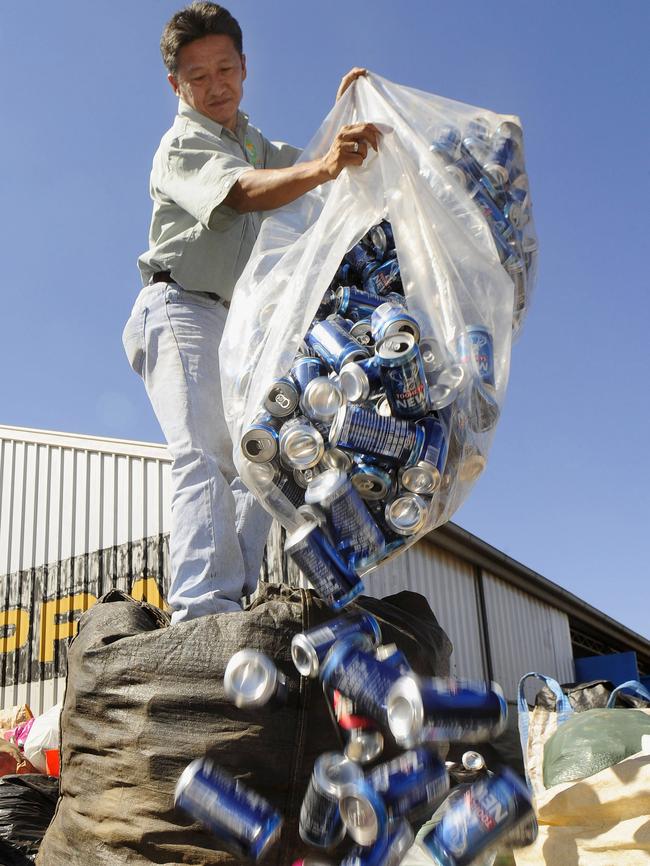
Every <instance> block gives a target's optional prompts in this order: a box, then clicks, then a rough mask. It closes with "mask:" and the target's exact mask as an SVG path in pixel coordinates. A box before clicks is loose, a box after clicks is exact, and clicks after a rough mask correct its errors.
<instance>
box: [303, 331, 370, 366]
mask: <svg viewBox="0 0 650 866" xmlns="http://www.w3.org/2000/svg"><path fill="white" fill-rule="evenodd" d="M305 339H306V341H307V343H308V345H309V346H310V348H312V349H313V350H314V352H315V353H316V354H317V355H318V357H319V358H322V360H323V361H325V363H326V364H327V365H328V367H330V368H331V369H332V370H335V371H336V372H337V373H338V372H339V371H340V369H341V367H342V366H343V364H345V362H346V361H357V360H359V359H361V358H368V357H370V352H369V350H368V349H367V348H366V347H365V346H362V345H361V344H360V343H358V342H357V341H356V340H355V339H354V337H351V336H350V332H349V331H348V330H347V329H346V328H345V327H343V325H342V324H340V323H339V322H338V321H336V320H334V319H324V320H323V321H322V322H317V323H316V324H315V325H314V326H313V327H312V329H311V330H310V331H309V332H308V333H307V336H306V338H305Z"/></svg>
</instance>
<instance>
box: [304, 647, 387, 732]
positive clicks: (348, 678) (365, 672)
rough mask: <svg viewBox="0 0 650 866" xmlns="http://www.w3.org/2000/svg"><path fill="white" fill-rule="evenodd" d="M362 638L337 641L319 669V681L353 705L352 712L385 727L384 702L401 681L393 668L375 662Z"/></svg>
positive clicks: (380, 662) (378, 661)
mask: <svg viewBox="0 0 650 866" xmlns="http://www.w3.org/2000/svg"><path fill="white" fill-rule="evenodd" d="M372 649H373V647H372V643H371V641H370V639H369V638H368V637H367V636H365V635H354V636H351V637H348V638H345V639H343V640H339V641H337V642H336V643H335V644H334V646H333V647H332V648H331V650H330V651H329V652H328V654H327V656H326V657H325V660H324V661H323V663H322V665H321V667H320V674H319V676H320V678H321V680H322V681H323V683H325V685H326V686H328V687H329V688H331V689H336V690H337V691H339V692H341V694H342V695H344V696H345V697H346V698H350V700H351V701H352V702H353V703H354V707H355V711H356V712H357V713H358V714H359V715H362V716H369V717H370V718H372V719H374V720H375V721H376V722H378V723H379V724H382V723H384V724H385V723H386V699H387V696H388V693H389V691H390V689H391V688H392V686H393V685H394V684H395V683H396V682H397V680H398V679H399V678H400V673H399V671H398V670H396V669H395V667H394V666H393V665H390V664H387V663H386V662H382V661H380V660H379V659H377V658H376V657H375V655H374V653H373V652H372Z"/></svg>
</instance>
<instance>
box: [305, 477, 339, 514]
mask: <svg viewBox="0 0 650 866" xmlns="http://www.w3.org/2000/svg"><path fill="white" fill-rule="evenodd" d="M348 483H349V481H348V476H347V475H346V474H345V472H342V471H341V470H340V469H327V470H326V471H325V472H321V474H320V475H317V476H316V478H314V480H313V481H312V482H311V483H310V484H309V486H308V487H307V492H306V493H305V503H306V504H307V505H318V504H319V503H320V502H322V501H323V500H324V499H327V498H328V497H329V496H331V495H332V494H333V493H336V491H337V490H340V488H341V487H344V486H345V485H346V484H348Z"/></svg>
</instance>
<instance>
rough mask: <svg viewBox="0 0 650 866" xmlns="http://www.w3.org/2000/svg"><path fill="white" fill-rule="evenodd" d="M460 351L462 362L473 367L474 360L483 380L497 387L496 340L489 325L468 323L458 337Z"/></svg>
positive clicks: (484, 382) (479, 375) (492, 386)
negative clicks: (495, 372) (495, 370)
mask: <svg viewBox="0 0 650 866" xmlns="http://www.w3.org/2000/svg"><path fill="white" fill-rule="evenodd" d="M458 353H459V355H460V361H461V364H464V365H465V366H466V367H469V368H470V369H471V367H472V360H473V362H474V364H475V366H476V371H477V373H478V377H479V379H480V380H481V382H483V384H484V385H489V386H490V387H491V388H494V387H495V379H494V341H493V339H492V332H491V331H490V329H489V328H488V327H487V325H467V326H466V327H465V332H464V333H463V334H461V335H460V336H459V338H458Z"/></svg>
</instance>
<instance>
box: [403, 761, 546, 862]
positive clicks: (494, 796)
mask: <svg viewBox="0 0 650 866" xmlns="http://www.w3.org/2000/svg"><path fill="white" fill-rule="evenodd" d="M532 814H533V805H532V802H531V795H530V792H529V790H528V788H527V787H526V785H525V784H524V782H523V781H522V780H521V779H520V778H519V777H518V776H517V775H516V774H515V773H513V772H512V770H509V769H508V768H506V767H502V768H501V769H499V770H498V771H497V772H496V773H494V774H493V775H491V776H486V777H485V778H483V779H479V780H478V781H477V782H474V783H473V784H472V785H469V786H468V787H467V788H466V789H465V790H464V791H463V796H462V797H458V798H455V799H454V801H453V802H452V803H450V805H449V808H448V809H447V810H445V813H444V814H443V816H442V819H441V821H440V823H439V824H437V825H436V826H435V827H434V828H433V829H432V830H430V831H429V832H428V833H426V834H425V835H424V836H423V837H422V839H421V840H420V845H421V846H422V848H423V849H424V851H425V852H427V853H428V854H429V856H430V857H432V858H433V861H434V862H435V863H444V864H445V866H469V864H471V863H474V862H475V860H476V859H477V858H478V857H479V856H480V855H481V854H482V853H483V852H484V851H486V849H488V848H492V847H495V846H496V844H497V843H499V842H500V841H501V840H503V839H504V837H507V835H508V833H509V832H511V831H513V830H515V829H516V828H517V827H518V826H519V825H521V824H523V823H524V822H526V821H528V820H529V819H530V816H531V815H532Z"/></svg>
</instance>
